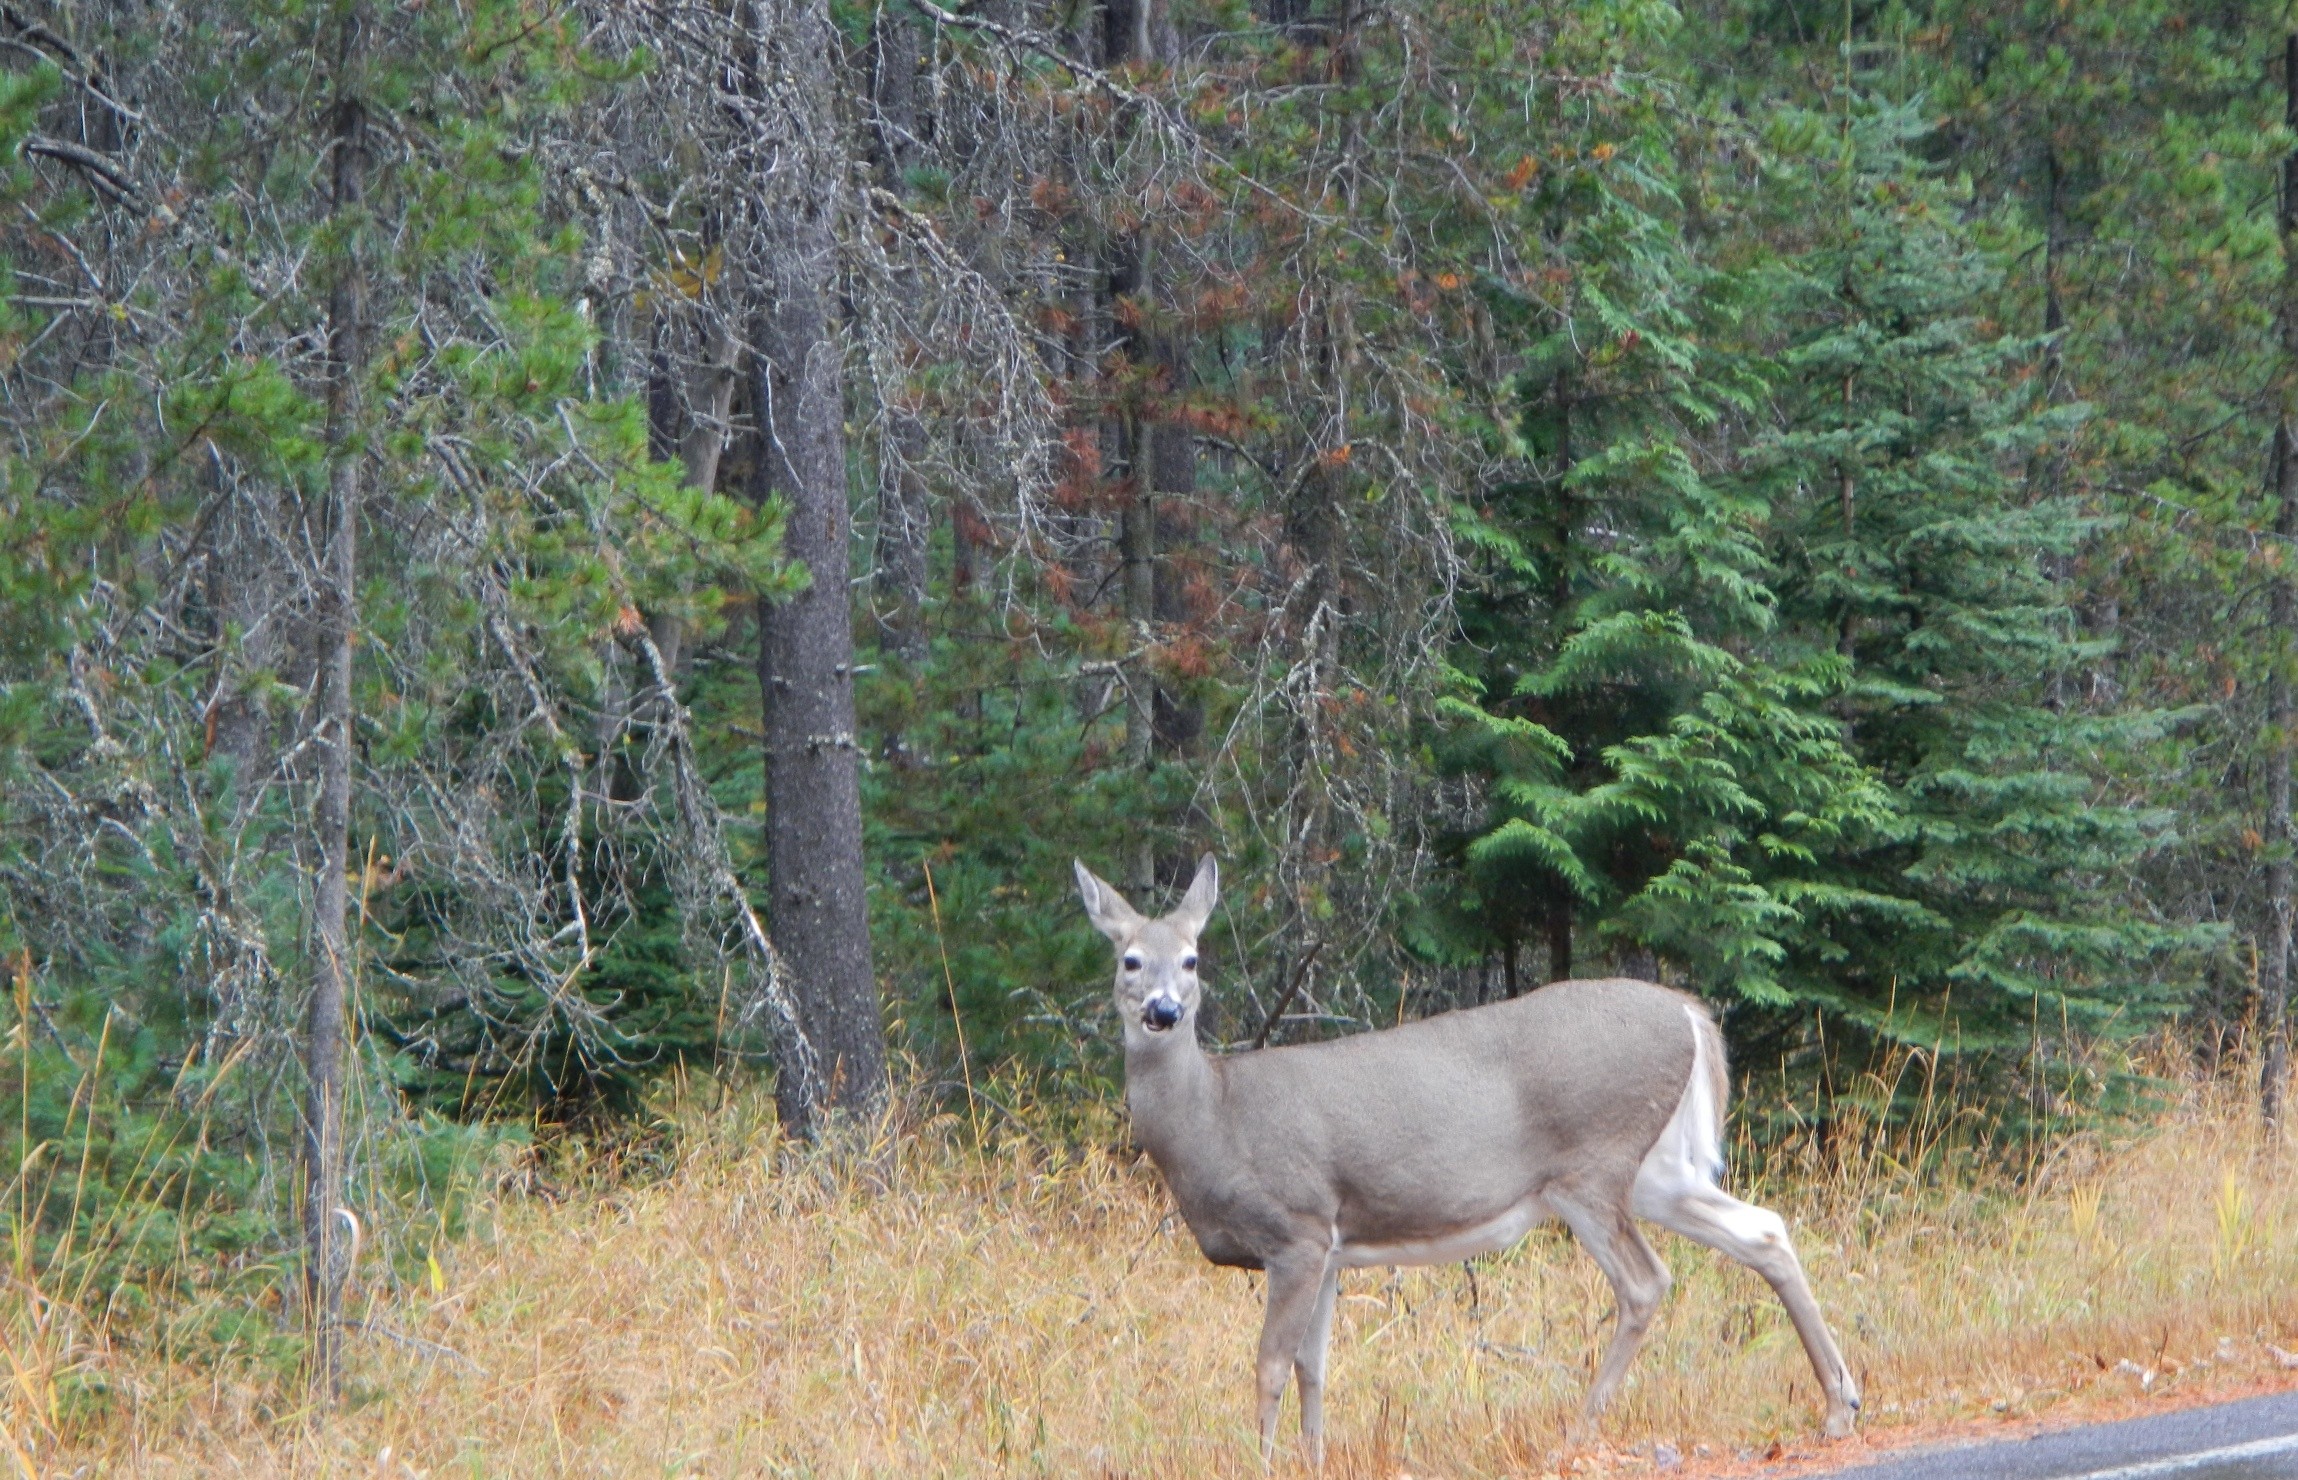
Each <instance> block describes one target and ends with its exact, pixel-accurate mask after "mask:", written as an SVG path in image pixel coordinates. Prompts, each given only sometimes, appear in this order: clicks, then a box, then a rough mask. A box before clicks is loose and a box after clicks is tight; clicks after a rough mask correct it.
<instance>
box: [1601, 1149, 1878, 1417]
mask: <svg viewBox="0 0 2298 1480" xmlns="http://www.w3.org/2000/svg"><path fill="white" fill-rule="evenodd" d="M1636 1212H1637V1214H1638V1215H1639V1216H1641V1217H1645V1218H1649V1219H1651V1220H1652V1221H1653V1222H1654V1223H1657V1224H1659V1225H1660V1226H1661V1227H1662V1228H1669V1229H1673V1230H1674V1231H1675V1232H1677V1233H1680V1234H1682V1235H1683V1236H1684V1237H1685V1238H1688V1239H1690V1240H1692V1241H1693V1242H1694V1243H1701V1244H1706V1245H1707V1246H1708V1247H1709V1248H1711V1249H1714V1250H1716V1251H1717V1252H1718V1253H1720V1254H1723V1255H1725V1256H1726V1257H1728V1258H1732V1259H1736V1260H1738V1261H1739V1262H1740V1263H1742V1264H1744V1265H1746V1266H1747V1267H1748V1268H1750V1269H1752V1270H1754V1271H1755V1272H1756V1273H1757V1274H1760V1275H1762V1276H1763V1278H1764V1283H1766V1284H1768V1285H1770V1286H1771V1288H1772V1290H1773V1292H1774V1293H1776V1294H1777V1295H1778V1296H1779V1303H1780V1304H1781V1305H1784V1306H1786V1307H1787V1318H1788V1319H1789V1320H1790V1321H1793V1322H1794V1323H1795V1334H1796V1335H1797V1336H1799V1337H1801V1338H1802V1340H1803V1352H1804V1355H1805V1356H1807V1357H1809V1358H1810V1359H1811V1370H1812V1371H1813V1372H1814V1373H1815V1374H1816V1375H1817V1376H1818V1378H1819V1386H1820V1390H1821V1391H1822V1392H1824V1393H1826V1394H1827V1436H1828V1437H1829V1438H1831V1439H1840V1438H1842V1437H1843V1436H1844V1435H1846V1434H1848V1433H1850V1432H1851V1428H1852V1425H1853V1424H1854V1423H1855V1422H1856V1421H1857V1418H1858V1414H1859V1384H1858V1383H1857V1381H1855V1380H1854V1379H1853V1378H1852V1376H1851V1368H1850V1367H1849V1366H1848V1365H1847V1364H1846V1363H1845V1362H1844V1360H1843V1353H1842V1352H1841V1351H1840V1350H1839V1349H1837V1347H1836V1345H1835V1337H1834V1335H1833V1334H1832V1333H1831V1332H1829V1331H1828V1329H1827V1320H1826V1318H1825V1317H1823V1316H1822V1315H1820V1313H1819V1302H1818V1301H1817V1300H1815V1299H1813V1298H1812V1294H1811V1282H1810V1281H1809V1280H1807V1279H1805V1278H1804V1276H1803V1262H1802V1261H1801V1260H1799V1259H1797V1258H1796V1257H1795V1245H1794V1243H1792V1242H1791V1241H1790V1240H1789V1239H1788V1236H1787V1224H1786V1222H1785V1221H1784V1220H1783V1219H1781V1217H1780V1216H1779V1214H1777V1213H1775V1212H1773V1211H1771V1209H1769V1208H1759V1207H1757V1206H1756V1205H1755V1204H1753V1203H1744V1202H1741V1201H1740V1200H1739V1199H1738V1198H1736V1197H1733V1196H1732V1195H1731V1194H1730V1193H1728V1192H1726V1191H1724V1190H1723V1189H1722V1188H1720V1187H1718V1186H1716V1185H1715V1184H1714V1183H1712V1182H1709V1181H1707V1180H1706V1179H1705V1178H1704V1177H1690V1178H1683V1179H1680V1180H1678V1179H1673V1178H1669V1179H1645V1180H1639V1181H1638V1182H1637V1184H1636Z"/></svg>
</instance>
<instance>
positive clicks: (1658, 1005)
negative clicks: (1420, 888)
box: [1075, 853, 1859, 1469]
mask: <svg viewBox="0 0 2298 1480" xmlns="http://www.w3.org/2000/svg"><path fill="white" fill-rule="evenodd" d="M1075 867H1076V870H1077V891H1078V895H1079V897H1080V898H1081V899H1082V900H1083V902H1084V905H1085V913H1086V915H1087V917H1088V918H1090V919H1091V920H1092V922H1093V925H1094V927H1095V928H1096V929H1098V930H1099V931H1100V932H1101V933H1102V934H1103V935H1105V936H1107V937H1108V938H1109V942H1110V944H1111V945H1112V946H1114V947H1115V949H1116V955H1117V968H1116V983H1115V1000H1116V1006H1117V1012H1118V1016H1119V1019H1120V1020H1121V1022H1122V1023H1123V1025H1124V1037H1125V1103H1126V1109H1127V1113H1128V1115H1129V1117H1130V1119H1131V1121H1132V1130H1133V1138H1134V1141H1135V1143H1136V1144H1137V1145H1138V1146H1139V1147H1140V1148H1141V1149H1142V1150H1143V1151H1145V1152H1147V1153H1148V1155H1149V1158H1150V1160H1151V1161H1152V1162H1153V1163H1155V1165H1156V1167H1157V1169H1158V1171H1159V1173H1160V1174H1162V1176H1163V1178H1164V1180H1165V1185H1166V1187H1167V1188H1168V1189H1169V1190H1170V1191H1171V1193H1172V1197H1173V1201H1174V1203H1175V1204H1176V1205H1177V1206H1178V1207H1179V1210H1180V1213H1181V1217H1182V1219H1183V1221H1184V1222H1186V1223H1187V1224H1188V1227H1189V1232H1190V1233H1191V1235H1193V1236H1194V1237H1195V1239H1196V1241H1197V1247H1198V1249H1199V1251H1200V1252H1201V1253H1203V1255H1204V1256H1205V1258H1207V1259H1208V1260H1210V1261H1212V1262H1213V1263H1214V1264H1216V1265H1221V1266H1226V1267H1230V1268H1236V1269H1257V1270H1261V1271H1263V1272H1264V1273H1265V1276H1266V1281H1267V1291H1268V1305H1267V1310H1266V1314H1265V1316H1264V1318H1263V1320H1262V1323H1261V1340H1260V1347H1259V1350H1258V1353H1257V1355H1256V1356H1255V1358H1254V1378H1255V1391H1256V1394H1257V1397H1258V1399H1259V1421H1260V1441H1261V1442H1260V1447H1261V1459H1262V1462H1263V1463H1264V1464H1267V1463H1269V1462H1270V1461H1271V1460H1272V1459H1273V1458H1274V1455H1275V1453H1276V1443H1277V1416H1278V1409H1279V1407H1280V1405H1281V1404H1282V1402H1283V1398H1284V1392H1285V1386H1286V1379H1287V1378H1288V1377H1290V1378H1292V1379H1293V1380H1294V1381H1296V1382H1297V1384H1298V1386H1299V1389H1300V1425H1301V1438H1302V1441H1303V1443H1304V1444H1305V1445H1306V1447H1307V1448H1308V1450H1309V1454H1310V1458H1311V1461H1312V1463H1314V1464H1315V1465H1316V1466H1317V1467H1319V1468H1320V1469H1321V1468H1322V1466H1323V1464H1324V1389H1325V1355H1326V1350H1327V1348H1328V1347H1329V1345H1330V1344H1331V1339H1332V1327H1333V1303H1334V1300H1335V1298H1336V1296H1337V1294H1338V1292H1339V1287H1340V1275H1341V1271H1342V1270H1344V1269H1360V1268H1365V1267H1369V1266H1394V1265H1408V1264H1451V1263H1458V1262H1461V1261H1465V1260H1468V1259H1473V1258H1475V1257H1476V1256H1478V1255H1480V1254H1487V1253H1492V1252H1494V1251H1497V1250H1501V1249H1505V1248H1507V1247H1509V1246H1510V1245H1512V1244H1514V1243H1515V1242H1516V1241H1517V1240H1518V1239H1520V1238H1522V1237H1523V1236H1524V1235H1525V1234H1527V1233H1528V1232H1530V1231H1531V1230H1532V1229H1533V1228H1534V1227H1535V1226H1537V1225H1540V1224H1543V1223H1546V1222H1548V1221H1550V1220H1552V1219H1555V1220H1561V1221H1562V1222H1563V1223H1564V1225H1565V1226H1566V1227H1567V1228H1568V1229H1569V1230H1570V1231H1571V1233H1572V1234H1573V1236H1574V1237H1575V1238H1577V1239H1578V1240H1579V1242H1580V1243H1581V1245H1582V1246H1583V1247H1585V1248H1586V1249H1587V1251H1588V1253H1589V1254H1590V1255H1591V1256H1592V1257H1593V1258H1594V1259H1595V1261H1596V1264H1597V1266H1598V1267H1599V1268H1600V1269H1602V1271H1603V1273H1604V1276H1605V1278H1606V1279H1608V1280H1609V1281H1610V1282H1611V1286H1612V1290H1613V1293H1614V1295H1615V1297H1616V1302H1617V1311H1618V1318H1617V1323H1616V1325H1615V1326H1614V1329H1613V1333H1612V1338H1611V1341H1610V1343H1609V1344H1608V1346H1607V1347H1606V1349H1605V1351H1604V1355H1603V1359H1602V1361H1601V1363H1600V1364H1599V1365H1598V1366H1597V1369H1596V1375H1595V1378H1594V1380H1593V1381H1592V1382H1591V1383H1590V1385H1589V1388H1588V1393H1587V1397H1586V1399H1585V1401H1584V1403H1583V1405H1582V1407H1581V1410H1580V1413H1579V1416H1578V1418H1577V1419H1576V1420H1575V1421H1574V1422H1573V1424H1572V1427H1571V1430H1570V1432H1569V1434H1568V1440H1567V1442H1571V1443H1578V1442H1581V1441H1583V1440H1584V1439H1585V1438H1586V1437H1587V1436H1588V1435H1589V1434H1590V1433H1592V1432H1593V1431H1594V1430H1595V1428H1596V1425H1597V1422H1598V1420H1599V1418H1600V1417H1601V1415H1602V1414H1603V1411H1604V1409H1605V1407H1606V1406H1607V1405H1608V1404H1609V1403H1610V1402H1611V1401H1612V1398H1613V1397H1614V1395H1615V1394H1616V1393H1617V1392H1618V1390H1619V1387H1620V1384H1621V1381H1622V1379H1623V1378H1624V1377H1625V1375H1626V1373H1627V1369H1628V1365H1629V1363H1630V1362H1631V1361H1633V1360H1634V1358H1635V1355H1636V1351H1637V1349H1638V1348H1639V1347H1640V1346H1642V1344H1643V1341H1644V1337H1645V1335H1646V1333H1647V1332H1648V1331H1649V1330H1650V1329H1651V1326H1652V1321H1653V1318H1654V1317H1655V1315H1656V1314H1657V1313H1658V1310H1659V1307H1660V1302H1661V1299H1662V1298H1663V1297H1664V1296H1665V1295H1666V1293H1667V1290H1668V1286H1669V1283H1670V1276H1669V1273H1668V1267H1667V1265H1666V1264H1665V1263H1664V1262H1662V1261H1661V1259H1660V1257H1659V1255H1658V1254H1657V1253H1655V1252H1654V1251H1653V1249H1652V1246H1651V1245H1650V1244H1649V1243H1647V1242H1646V1241H1645V1239H1644V1236H1643V1234H1642V1232H1641V1231H1640V1230H1639V1229H1638V1228H1637V1226H1636V1220H1637V1219H1642V1220H1644V1221H1646V1222H1650V1223H1655V1224H1658V1225H1659V1226H1660V1227H1662V1228H1667V1229H1672V1230H1673V1231H1675V1232H1676V1233H1679V1234H1682V1235H1683V1236H1684V1237H1686V1238H1688V1239H1691V1240H1693V1241H1694V1242H1696V1243H1700V1244H1704V1245H1706V1246H1708V1247H1709V1248H1711V1249H1715V1250H1717V1251H1718V1252H1720V1253H1722V1254H1724V1255H1725V1256H1727V1257H1728V1258H1731V1259H1735V1260H1737V1261H1738V1262H1740V1263H1741V1264H1744V1265H1746V1266H1748V1267H1749V1268H1750V1269H1753V1270H1754V1271H1755V1272H1756V1273H1757V1274H1759V1275H1761V1276H1762V1277H1763V1278H1764V1280H1765V1281H1766V1282H1767V1283H1768V1284H1769V1285H1770V1286H1771V1288H1772V1290H1773V1291H1774V1292H1775V1293H1776V1294H1777V1295H1778V1297H1779V1300H1780V1303H1781V1304H1782V1305H1783V1306H1785V1307H1786V1309H1787V1316H1788V1319H1789V1320H1790V1321H1791V1322H1793V1323H1794V1326H1795V1331H1796V1335H1797V1336H1798V1337H1800V1338H1801V1340H1802V1342H1803V1349H1804V1353H1805V1355H1806V1356H1808V1357H1809V1358H1810V1360H1811V1366H1812V1370H1813V1372H1815V1373H1816V1374H1817V1375H1818V1378H1819V1386H1820V1390H1821V1392H1822V1393H1823V1394H1824V1395H1825V1400H1826V1419H1825V1425H1826V1433H1827V1435H1828V1437H1830V1438H1841V1437H1844V1436H1846V1435H1848V1434H1849V1433H1850V1432H1851V1431H1852V1426H1853V1424H1854V1422H1855V1421H1856V1416H1857V1414H1858V1412H1859V1386H1858V1384H1857V1382H1856V1381H1855V1380H1854V1379H1853V1377H1852V1374H1851V1369H1850V1368H1849V1367H1848V1366H1847V1365H1845V1363H1844V1360H1843V1354H1842V1352H1841V1351H1840V1350H1839V1349H1838V1348H1837V1347H1836V1344H1835V1338H1834V1336H1833V1335H1831V1334H1830V1333H1829V1331H1828V1328H1827V1322H1826V1320H1825V1319H1824V1318H1823V1317H1822V1316H1821V1315H1820V1311H1819V1304H1818V1302H1817V1301H1816V1300H1815V1299H1813V1297H1812V1293H1811V1286H1810V1283H1809V1281H1807V1280H1806V1279H1805V1278H1804V1272H1803V1265H1802V1263H1801V1261H1800V1260H1798V1259H1797V1258H1796V1253H1795V1246H1794V1244H1793V1243H1792V1242H1791V1241H1790V1240H1789V1238H1788V1231H1787V1224H1786V1223H1785V1222H1784V1221H1783V1220H1782V1219H1781V1218H1780V1216H1779V1215H1778V1214H1776V1213H1774V1212H1771V1211H1770V1210H1768V1209H1766V1208H1760V1207H1757V1206H1755V1205H1753V1204H1751V1203H1745V1202H1741V1201H1740V1200H1739V1199H1737V1198H1735V1197H1733V1196H1731V1195H1730V1194H1729V1193H1727V1192H1725V1191H1724V1190H1723V1186H1722V1181H1723V1172H1724V1164H1723V1146H1722V1132H1723V1124H1724V1108H1725V1098H1726V1092H1727V1089H1728V1080H1727V1078H1726V1073H1725V1063H1724V1045H1723V1037H1722V1034H1721V1033H1720V1032H1719V1031H1718V1030H1717V1027H1716V1023H1715V1019H1714V1018H1713V1017H1712V1016H1711V1015H1710V1014H1709V1012H1708V1010H1707V1008H1706V1007H1705V1006H1704V1005H1703V1004H1702V1003H1701V1002H1700V1001H1699V1000H1698V999H1697V998H1695V997H1692V996H1690V995H1688V994H1686V993H1683V992H1679V991H1675V990H1673V989H1671V988H1668V987H1664V986H1660V985H1658V984H1656V983H1653V982H1647V981H1636V980H1631V979H1628V978H1623V977H1613V978H1604V979H1579V978H1576V979H1572V980H1566V981H1559V982H1553V983H1551V984H1549V985H1547V986H1544V987H1541V988H1539V989H1537V990H1535V991H1531V992H1527V993H1525V994H1524V995H1523V996H1520V997H1514V998H1510V999H1508V1000H1506V1001H1501V1002H1494V1003H1490V1004H1487V1005H1484V1006H1479V1007H1466V1008H1459V1009H1456V1010H1454V1011H1451V1012H1444V1013H1437V1014H1434V1015H1431V1016H1429V1017H1426V1018H1421V1019H1419V1020H1417V1021H1414V1022H1409V1023H1402V1024H1399V1025H1398V1026H1396V1027H1392V1028H1385V1029H1380V1030H1377V1031H1372V1032H1365V1033H1357V1034H1353V1035H1349V1036H1345V1037H1341V1038H1335V1039H1328V1040H1325V1041H1321V1042H1315V1043H1303V1044H1294V1045H1285V1046H1279V1047H1274V1048H1261V1049H1255V1050H1251V1051H1247V1052H1239V1053H1229V1054H1218V1055H1216V1054H1208V1053H1206V1052H1205V1050H1204V1048H1203V1047H1202V1046H1201V1045H1200V1044H1199V1043H1198V1041H1197V1015H1198V1009H1199V1007H1200V1005H1201V1003H1202V1002H1203V1000H1204V996H1203V994H1204V988H1203V984H1202V983H1201V981H1200V980H1199V977H1198V971H1197V938H1198V936H1199V934H1200V933H1201V932H1202V931H1203V930H1204V927H1205V923H1206V921H1208V920H1209V919H1211V918H1212V914H1213V908H1214V904H1215V901H1216V899H1217V896H1218V893H1219V889H1220V870H1219V868H1218V866H1217V865H1216V863H1215V862H1214V859H1213V855H1212V854H1210V853H1207V854H1206V855H1204V857H1203V858H1202V859H1201V860H1200V861H1199V863H1198V866H1197V872H1196V876H1195V878H1194V879H1193V880H1192V881H1191V883H1190V885H1189V889H1188V892H1187V894H1185V895H1184V896H1183V897H1182V900H1181V902H1180V904H1179V905H1178V906H1176V907H1175V908H1174V910H1173V912H1172V913H1170V914H1168V915H1165V916H1163V917H1162V918H1159V919H1150V918H1148V917H1146V916H1144V915H1142V914H1141V913H1139V912H1138V911H1136V910H1135V909H1134V908H1133V906H1132V905H1131V904H1129V903H1127V902H1126V900H1125V897H1124V896H1123V895H1121V894H1119V893H1118V892H1117V891H1116V890H1115V889H1113V888H1111V887H1110V886H1109V884H1108V883H1107V882H1105V881H1104V880H1102V879H1100V878H1098V877H1097V876H1095V874H1094V873H1093V871H1092V870H1090V869H1088V868H1087V867H1086V866H1085V865H1084V864H1083V863H1082V862H1079V863H1076V864H1075Z"/></svg>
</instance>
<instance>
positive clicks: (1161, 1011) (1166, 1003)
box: [1141, 997, 1181, 1032]
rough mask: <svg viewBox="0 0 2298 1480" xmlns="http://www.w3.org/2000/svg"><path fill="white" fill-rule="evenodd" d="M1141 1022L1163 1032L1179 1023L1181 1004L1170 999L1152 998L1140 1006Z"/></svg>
mask: <svg viewBox="0 0 2298 1480" xmlns="http://www.w3.org/2000/svg"><path fill="white" fill-rule="evenodd" d="M1141 1021H1142V1022H1144V1023H1147V1024H1148V1025H1149V1026H1150V1027H1152V1028H1155V1029H1157V1030H1158V1031H1159V1032H1163V1031H1164V1030H1165V1029H1167V1028H1170V1027H1172V1026H1173V1025H1174V1024H1175V1023H1177V1022H1179V1021H1181V1004H1180V1003H1179V1002H1178V1001H1176V1000H1175V999H1173V998H1171V997H1152V998H1150V999H1149V1000H1148V1001H1147V1002H1144V1003H1143V1004H1141Z"/></svg>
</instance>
